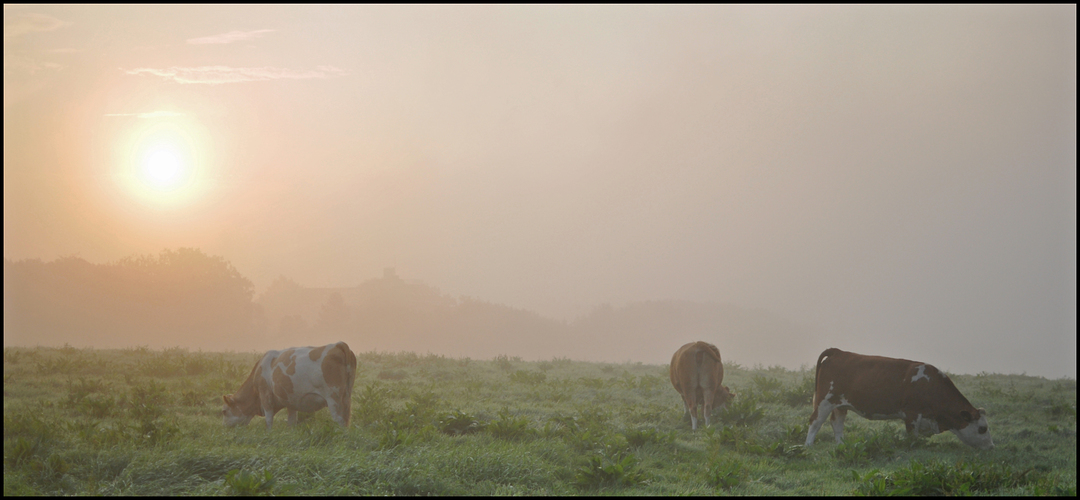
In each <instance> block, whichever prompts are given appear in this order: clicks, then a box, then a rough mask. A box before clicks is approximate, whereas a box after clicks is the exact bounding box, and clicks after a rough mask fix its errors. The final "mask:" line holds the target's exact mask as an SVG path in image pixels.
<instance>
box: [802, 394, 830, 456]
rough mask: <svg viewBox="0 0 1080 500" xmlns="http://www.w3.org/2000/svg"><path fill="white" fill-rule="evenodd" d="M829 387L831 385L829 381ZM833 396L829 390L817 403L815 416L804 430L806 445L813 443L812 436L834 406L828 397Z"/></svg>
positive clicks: (813, 436)
mask: <svg viewBox="0 0 1080 500" xmlns="http://www.w3.org/2000/svg"><path fill="white" fill-rule="evenodd" d="M829 387H830V388H831V387H832V383H831V382H830V384H829ZM832 397H833V393H832V391H831V390H830V391H829V393H828V394H826V395H825V397H824V398H821V401H820V402H819V403H818V407H817V418H816V419H814V421H813V422H810V428H809V429H807V430H806V446H810V445H812V444H814V438H815V437H816V436H817V433H818V431H819V430H821V426H822V424H824V423H825V419H827V418H829V414H830V413H832V411H833V410H834V409H835V408H836V405H834V404H832V403H830V402H829V399H831V398H832Z"/></svg>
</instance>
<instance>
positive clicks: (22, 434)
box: [4, 347, 1076, 495]
mask: <svg viewBox="0 0 1080 500" xmlns="http://www.w3.org/2000/svg"><path fill="white" fill-rule="evenodd" d="M357 354H358V356H357V357H358V361H359V363H358V365H359V369H358V371H359V374H358V376H357V379H356V389H355V391H354V393H353V395H352V404H353V408H352V425H351V426H350V427H349V428H348V429H343V428H341V427H340V426H339V425H337V424H336V423H334V422H333V421H332V420H331V419H330V418H329V417H328V416H327V412H326V410H322V411H319V412H315V413H312V414H301V421H300V423H299V424H297V425H296V426H295V427H287V426H285V425H284V422H283V417H282V415H283V413H284V412H282V414H279V415H278V419H277V421H278V425H275V426H274V429H273V430H272V431H270V432H268V431H267V430H266V428H265V426H264V425H262V424H261V423H260V422H259V421H258V419H257V420H256V421H255V422H253V423H252V425H248V426H246V427H239V428H226V427H224V426H223V425H222V422H221V417H220V410H221V396H222V395H223V394H229V393H232V392H233V391H234V390H235V389H236V388H237V386H238V385H239V383H240V382H241V381H242V380H243V378H244V377H245V376H246V374H247V372H248V371H250V367H251V365H252V363H254V361H255V360H256V359H257V358H258V355H257V354H255V353H210V352H190V351H186V350H183V349H164V350H152V349H147V348H144V347H136V348H131V349H117V350H94V349H76V348H72V347H63V348H15V347H6V348H5V349H4V494H5V495H20V494H47V495H58V494H84V495H86V494H93V495H102V494H105V495H216V494H259V493H261V494H277V495H280V494H314V495H357V494H367V495H386V494H390V495H429V494H433V495H450V494H463V495H530V494H548V495H551V494H555V495H575V494H627V495H635V494H646V495H654V494H655V495H687V494H689V495H717V494H721V495H723V494H734V495H739V494H741V495H849V494H868V495H880V494H918V495H961V494H975V495H1075V494H1076V382H1075V380H1071V379H1062V380H1047V379H1045V378H1041V377H1029V376H1022V375H992V374H980V375H952V378H953V380H954V381H955V382H956V385H957V386H958V387H959V388H960V390H961V391H962V392H964V393H965V394H966V395H967V396H968V397H969V398H970V399H972V400H973V401H977V402H978V404H980V405H982V406H985V407H986V408H988V410H989V412H990V418H991V426H992V427H991V429H992V432H993V433H994V440H995V441H996V443H997V447H996V448H995V449H994V450H991V451H980V450H975V449H973V448H970V447H968V446H966V445H964V444H962V443H961V442H959V441H958V440H957V439H956V438H955V437H954V436H952V435H951V434H948V433H946V434H940V435H937V436H934V437H931V438H919V439H912V438H909V437H907V436H906V435H905V434H904V431H903V425H902V423H898V422H893V421H884V422H880V421H869V420H862V419H859V418H852V419H849V420H848V423H847V427H846V429H845V442H844V443H843V444H840V445H837V444H835V443H834V442H833V441H832V439H831V435H830V432H829V427H828V426H825V430H823V431H822V434H821V435H820V436H819V438H821V439H819V442H818V443H817V444H815V445H814V446H811V447H805V446H803V442H804V441H805V439H806V427H807V418H808V416H809V413H810V397H811V391H812V387H813V383H812V377H813V372H812V371H806V370H804V371H791V370H786V369H783V368H780V367H768V368H766V367H761V366H755V367H747V366H740V365H739V364H738V363H736V362H733V361H729V362H727V363H726V376H725V383H726V384H727V385H730V386H731V388H732V390H733V391H735V392H737V393H738V397H737V398H736V400H735V402H734V403H733V404H730V405H728V408H727V409H726V410H725V411H721V412H717V413H716V414H715V415H714V418H713V425H712V426H711V427H708V428H702V429H699V430H698V431H697V432H694V431H691V430H690V422H689V420H688V419H687V420H684V419H683V418H682V417H683V410H682V404H681V401H680V400H679V397H678V394H677V393H676V392H675V391H674V390H673V389H672V387H671V384H670V382H669V381H668V375H667V366H661V365H647V364H642V363H590V362H581V361H571V360H568V359H565V358H554V359H551V360H547V361H533V362H527V361H521V360H520V359H518V358H516V357H511V356H496V357H494V358H493V359H486V360H473V359H469V358H449V357H445V356H439V355H434V354H427V355H420V354H416V353H411V352H399V353H379V352H366V353H365V352H361V353H357Z"/></svg>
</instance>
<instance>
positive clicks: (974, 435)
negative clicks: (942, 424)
mask: <svg viewBox="0 0 1080 500" xmlns="http://www.w3.org/2000/svg"><path fill="white" fill-rule="evenodd" d="M980 429H982V432H979V430H980ZM949 430H951V431H952V432H953V434H956V437H958V438H960V441H962V442H963V443H964V444H966V445H968V446H974V447H975V448H978V449H980V450H992V449H993V448H994V440H993V439H991V438H990V431H989V427H988V424H987V422H986V411H984V410H983V409H981V408H980V409H979V419H978V420H976V421H974V422H971V423H969V424H968V425H967V426H965V427H963V428H960V429H949Z"/></svg>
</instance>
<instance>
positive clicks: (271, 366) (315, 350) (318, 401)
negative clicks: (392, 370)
mask: <svg viewBox="0 0 1080 500" xmlns="http://www.w3.org/2000/svg"><path fill="white" fill-rule="evenodd" d="M355 380H356V356H355V355H354V354H353V352H352V351H351V350H350V349H349V346H348V345H346V344H345V343H344V342H338V343H336V344H328V345H324V346H321V347H291V348H289V349H285V350H284V351H269V352H267V353H266V354H265V355H263V357H262V359H260V360H259V361H258V362H256V363H255V366H254V367H253V368H252V369H251V374H249V375H248V378H247V380H245V381H244V383H243V385H241V386H240V389H239V390H238V391H236V393H235V394H233V395H231V396H222V397H221V398H222V400H224V401H225V407H224V408H223V409H222V410H221V416H222V418H223V420H224V422H225V425H226V426H228V427H233V426H237V425H247V424H248V422H250V421H251V419H252V418H254V417H255V416H256V415H258V416H260V417H265V418H266V428H267V430H269V429H270V428H271V426H272V425H273V422H274V414H275V413H277V412H278V411H280V410H281V409H282V408H285V409H287V410H288V411H289V425H295V424H296V412H298V411H306V412H311V411H317V410H320V409H323V408H329V410H330V417H331V418H333V419H334V421H335V422H337V423H338V424H340V425H341V426H342V427H348V426H349V419H350V416H351V414H352V389H353V382H354V381H355Z"/></svg>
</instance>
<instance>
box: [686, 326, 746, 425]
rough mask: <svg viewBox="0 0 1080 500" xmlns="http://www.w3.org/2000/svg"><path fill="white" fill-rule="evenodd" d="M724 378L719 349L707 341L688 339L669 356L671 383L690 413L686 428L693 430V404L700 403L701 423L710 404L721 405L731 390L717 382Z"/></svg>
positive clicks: (694, 418) (732, 394)
mask: <svg viewBox="0 0 1080 500" xmlns="http://www.w3.org/2000/svg"><path fill="white" fill-rule="evenodd" d="M723 381H724V364H723V363H721V362H720V350H719V349H717V348H716V346H714V345H712V344H710V343H707V342H700V341H699V342H691V343H689V344H686V345H684V346H682V347H680V348H679V350H678V351H675V355H674V356H672V357H671V385H673V386H675V390H676V391H679V394H680V395H681V396H682V400H683V407H684V408H685V410H686V413H685V414H683V416H684V417H685V416H686V414H689V415H690V428H691V429H693V430H697V422H698V418H697V404H698V401H702V402H703V403H704V406H705V408H704V412H705V425H706V426H708V425H709V415H710V414H711V413H712V410H713V404H716V405H717V407H718V408H720V409H723V408H724V406H726V405H727V402H728V401H730V400H731V398H734V397H735V393H734V392H731V390H730V389H728V388H727V387H725V386H723V385H720V382H723Z"/></svg>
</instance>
